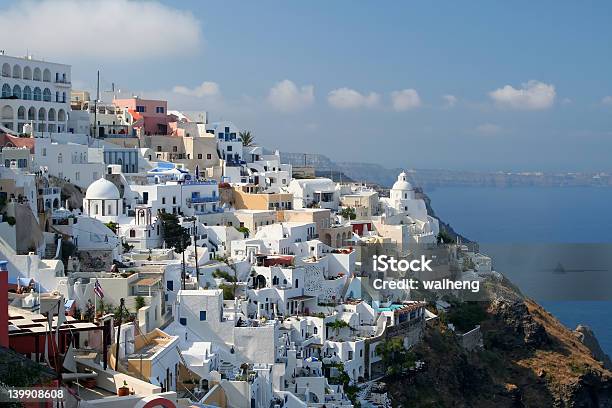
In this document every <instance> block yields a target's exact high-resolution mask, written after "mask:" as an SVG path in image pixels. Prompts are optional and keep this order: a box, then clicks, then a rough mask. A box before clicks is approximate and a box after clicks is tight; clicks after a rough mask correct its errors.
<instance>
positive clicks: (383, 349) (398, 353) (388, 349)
mask: <svg viewBox="0 0 612 408" xmlns="http://www.w3.org/2000/svg"><path fill="white" fill-rule="evenodd" d="M376 354H379V355H381V356H382V361H383V363H384V365H385V367H387V375H388V376H395V375H400V374H402V373H404V372H405V371H406V370H408V369H410V368H411V367H413V366H414V363H415V358H414V356H413V355H412V353H410V352H409V351H408V350H406V348H405V347H404V342H403V341H402V339H401V338H399V337H393V338H391V339H389V340H385V341H383V342H382V343H379V344H378V345H377V346H376Z"/></svg>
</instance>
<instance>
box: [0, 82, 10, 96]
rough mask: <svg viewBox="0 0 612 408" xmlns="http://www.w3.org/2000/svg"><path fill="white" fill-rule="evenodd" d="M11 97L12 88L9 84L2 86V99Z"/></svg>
mask: <svg viewBox="0 0 612 408" xmlns="http://www.w3.org/2000/svg"><path fill="white" fill-rule="evenodd" d="M10 96H11V86H10V85H9V84H4V85H2V97H3V98H9V97H10Z"/></svg>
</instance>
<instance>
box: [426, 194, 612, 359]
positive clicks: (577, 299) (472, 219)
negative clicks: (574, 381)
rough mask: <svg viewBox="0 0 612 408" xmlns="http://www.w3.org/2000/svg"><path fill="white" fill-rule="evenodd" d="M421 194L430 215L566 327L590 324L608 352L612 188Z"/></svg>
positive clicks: (611, 338) (611, 350)
mask: <svg viewBox="0 0 612 408" xmlns="http://www.w3.org/2000/svg"><path fill="white" fill-rule="evenodd" d="M426 193H427V194H428V195H429V197H430V198H431V205H432V207H433V209H434V211H435V212H436V215H437V216H438V217H440V218H441V219H443V220H444V221H445V222H447V223H449V224H450V225H451V226H452V227H453V228H454V229H455V230H456V231H457V232H459V233H461V234H462V235H464V236H465V237H467V238H469V239H471V240H474V241H477V242H479V244H480V250H481V252H484V253H487V254H489V255H491V256H492V257H493V262H494V267H495V269H496V270H498V271H499V272H502V273H504V274H505V275H507V276H508V277H509V278H510V279H511V280H512V281H513V282H514V283H516V284H517V285H518V286H519V288H520V289H521V290H522V291H523V292H524V293H525V294H526V295H528V296H530V297H532V298H534V299H535V300H537V301H538V302H539V303H541V304H542V305H543V306H544V307H545V308H546V309H547V310H548V311H550V312H551V313H552V314H554V315H555V316H556V317H557V318H558V319H559V320H560V321H561V322H562V323H563V324H565V325H566V326H567V327H568V328H570V329H574V328H575V327H576V326H577V325H578V324H585V325H587V326H589V327H591V329H593V331H594V332H595V334H596V336H597V338H598V340H599V342H600V344H601V346H602V348H603V349H604V351H605V352H606V353H608V354H609V355H612V313H611V311H612V211H611V209H610V208H611V207H610V203H612V188H598V187H508V188H496V187H443V188H436V189H432V190H427V191H426ZM509 254H512V257H509V256H508V255H509ZM509 259H512V261H509ZM517 259H519V260H518V261H517Z"/></svg>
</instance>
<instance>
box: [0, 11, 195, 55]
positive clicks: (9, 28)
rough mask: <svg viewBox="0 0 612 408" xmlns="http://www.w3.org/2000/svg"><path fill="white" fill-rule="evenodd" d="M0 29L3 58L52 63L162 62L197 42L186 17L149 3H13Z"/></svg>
mask: <svg viewBox="0 0 612 408" xmlns="http://www.w3.org/2000/svg"><path fill="white" fill-rule="evenodd" d="M0 26H1V27H2V41H3V44H4V46H3V47H8V48H6V51H7V52H8V53H9V54H13V55H21V54H24V53H25V52H26V50H29V52H30V53H32V54H34V57H38V58H47V59H52V60H54V61H57V60H58V58H70V59H71V60H75V59H95V60H109V59H112V60H116V61H122V60H123V61H125V60H139V59H147V58H149V59H150V58H156V57H164V58H167V57H168V56H169V55H172V54H183V55H184V52H185V50H197V49H198V48H199V47H200V46H201V42H202V33H201V29H200V23H199V21H198V20H197V19H196V18H195V17H194V16H193V15H192V14H191V13H189V12H185V11H181V10H178V9H176V8H173V7H171V6H167V5H163V4H161V3H158V2H155V1H146V2H145V1H128V0H105V1H91V0H89V1H77V0H43V1H40V2H38V1H36V2H35V1H23V2H16V3H14V4H13V5H11V6H9V7H5V8H3V9H1V10H0ZM68 62H71V61H68Z"/></svg>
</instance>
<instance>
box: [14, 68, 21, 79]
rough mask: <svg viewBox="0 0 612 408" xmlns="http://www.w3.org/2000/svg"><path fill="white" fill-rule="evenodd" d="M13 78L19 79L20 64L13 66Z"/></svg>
mask: <svg viewBox="0 0 612 408" xmlns="http://www.w3.org/2000/svg"><path fill="white" fill-rule="evenodd" d="M13 78H19V79H21V66H19V65H15V66H14V67H13Z"/></svg>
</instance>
